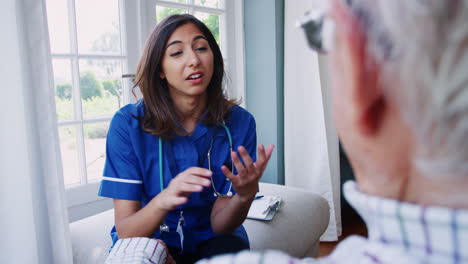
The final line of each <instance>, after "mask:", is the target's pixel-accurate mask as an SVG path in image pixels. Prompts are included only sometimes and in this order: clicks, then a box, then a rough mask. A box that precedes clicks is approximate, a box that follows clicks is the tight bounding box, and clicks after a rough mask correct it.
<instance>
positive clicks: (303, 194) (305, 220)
mask: <svg viewBox="0 0 468 264" xmlns="http://www.w3.org/2000/svg"><path fill="white" fill-rule="evenodd" d="M259 188H260V192H261V193H262V194H266V195H273V196H280V197H281V198H282V199H283V201H282V202H281V207H280V209H279V210H278V212H277V213H276V214H275V216H274V218H273V219H272V220H271V221H260V220H253V219H247V220H246V221H245V222H244V226H245V228H246V230H247V233H248V235H249V239H250V245H251V248H252V249H254V250H263V249H277V250H281V251H284V252H286V253H288V254H289V255H292V256H294V257H298V258H303V257H316V256H317V251H318V246H319V239H320V236H321V235H322V234H323V232H325V230H326V228H327V226H328V222H329V218H330V211H329V206H328V203H327V201H326V200H325V199H324V198H322V197H321V196H319V195H317V194H314V193H312V192H308V191H304V190H301V189H298V188H293V187H286V186H282V185H277V184H269V183H260V186H259Z"/></svg>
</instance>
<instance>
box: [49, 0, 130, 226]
mask: <svg viewBox="0 0 468 264" xmlns="http://www.w3.org/2000/svg"><path fill="white" fill-rule="evenodd" d="M118 4H119V12H120V14H119V20H120V21H119V23H120V34H121V37H120V42H121V43H120V46H121V55H95V54H85V53H80V52H79V50H78V43H77V35H78V32H77V21H76V8H75V0H67V7H68V29H69V40H70V47H69V48H70V51H69V53H51V57H52V59H66V60H69V61H70V62H71V77H72V93H73V96H72V101H73V108H74V116H73V119H72V120H63V121H61V120H59V121H58V122H57V127H58V128H60V127H65V126H78V128H79V129H77V131H76V132H77V134H76V137H77V153H78V164H79V175H80V183H77V184H73V185H67V186H65V195H66V200H67V201H66V202H67V203H66V204H67V207H68V209H69V214H70V217H69V218H70V220H71V221H73V220H76V219H77V218H81V217H80V216H76V214H74V213H73V212H72V211H71V210H72V209H73V208H74V207H77V206H81V205H84V204H88V203H91V202H97V201H100V200H104V199H106V198H103V197H99V196H97V193H98V190H99V184H100V182H99V180H90V181H89V180H88V177H87V170H86V163H85V160H86V151H85V145H84V144H85V136H84V133H83V127H84V126H85V125H87V124H94V123H102V122H110V120H111V119H112V115H110V116H107V117H100V118H86V120H85V119H84V117H83V112H82V100H81V96H80V87H79V85H80V84H79V82H80V81H79V79H80V65H79V62H80V60H82V59H111V60H119V61H121V67H122V72H126V71H127V69H128V58H127V54H128V49H127V38H126V35H127V34H126V25H125V2H124V0H119V3H118ZM128 87H129V83H127V82H125V81H123V82H122V91H123V96H122V97H123V98H122V100H123V104H126V103H128V102H129V98H130V96H129V93H128V91H129V89H128Z"/></svg>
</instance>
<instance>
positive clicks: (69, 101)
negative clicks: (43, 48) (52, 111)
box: [52, 59, 73, 121]
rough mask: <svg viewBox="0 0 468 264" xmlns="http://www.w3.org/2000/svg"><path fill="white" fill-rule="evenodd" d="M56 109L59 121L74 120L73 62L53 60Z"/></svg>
mask: <svg viewBox="0 0 468 264" xmlns="http://www.w3.org/2000/svg"><path fill="white" fill-rule="evenodd" d="M52 66H53V68H54V85H55V107H56V112H57V119H58V120H59V121H63V120H70V119H72V118H73V91H72V86H73V85H72V77H71V61H70V60H67V59H53V60H52Z"/></svg>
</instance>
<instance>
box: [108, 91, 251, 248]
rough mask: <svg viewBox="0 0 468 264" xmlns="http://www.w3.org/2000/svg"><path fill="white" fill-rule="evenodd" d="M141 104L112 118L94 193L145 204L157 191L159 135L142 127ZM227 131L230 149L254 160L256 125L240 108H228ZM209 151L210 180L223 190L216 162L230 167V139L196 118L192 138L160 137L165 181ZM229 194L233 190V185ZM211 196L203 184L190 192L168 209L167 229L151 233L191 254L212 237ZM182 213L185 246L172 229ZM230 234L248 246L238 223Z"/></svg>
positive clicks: (203, 161)
mask: <svg viewBox="0 0 468 264" xmlns="http://www.w3.org/2000/svg"><path fill="white" fill-rule="evenodd" d="M143 114H144V104H143V101H142V100H140V101H138V102H137V103H136V104H129V105H127V106H125V107H123V108H121V109H120V110H119V111H118V112H117V113H116V114H115V115H114V117H113V119H112V121H111V124H110V127H109V132H108V135H107V143H106V163H105V167H104V175H103V179H102V181H101V186H100V190H99V195H100V196H103V197H110V198H115V199H123V200H133V201H140V202H141V205H142V207H144V206H145V205H146V204H147V203H149V202H150V200H151V199H152V198H153V197H155V196H156V195H157V194H158V193H159V192H160V191H161V186H160V177H159V158H160V157H159V153H158V148H159V139H158V137H157V136H154V135H152V134H150V133H147V132H145V131H143V130H142V128H141V121H140V120H139V119H137V118H135V117H138V116H143ZM225 124H226V126H227V127H228V128H229V130H230V133H231V135H232V141H233V150H234V151H236V150H237V148H238V147H239V146H244V147H245V148H246V149H247V151H248V152H249V154H250V156H251V157H252V158H253V160H256V145H257V142H256V140H257V139H256V131H255V130H256V128H255V120H254V118H253V116H252V115H251V114H250V113H249V112H247V111H246V110H245V109H243V108H241V107H239V106H233V107H232V109H231V113H230V114H229V116H228V118H227V120H226V121H225ZM211 143H212V144H213V145H212V149H211V170H212V171H213V176H212V180H213V181H214V184H215V186H216V189H217V191H218V192H220V193H227V192H228V190H229V185H230V184H229V181H227V180H226V177H225V176H224V174H223V173H222V171H221V165H223V164H224V165H227V166H228V168H231V164H232V163H231V162H232V161H231V158H230V155H229V151H230V149H229V141H228V135H227V132H226V130H225V129H224V128H223V127H222V126H215V127H210V126H207V125H204V124H202V123H201V122H199V123H198V124H197V126H196V128H195V130H194V132H193V133H192V135H191V136H175V137H174V138H172V139H171V140H163V155H162V156H163V174H164V175H163V181H164V186H165V187H167V186H168V185H169V182H170V181H171V180H172V178H174V177H175V176H177V175H178V174H179V173H180V172H183V171H184V170H186V169H188V168H190V167H194V166H196V167H203V168H208V160H207V153H208V149H209V147H210V144H211ZM232 192H233V193H235V190H234V189H233V188H232ZM215 200H216V197H215V196H214V190H213V187H211V186H210V187H205V188H204V190H203V191H202V192H200V193H193V194H192V195H191V196H190V198H189V201H188V202H187V203H186V204H184V205H181V206H179V207H178V208H177V209H176V210H174V211H171V212H169V214H168V215H167V216H166V221H165V223H166V224H167V225H168V226H169V229H170V230H169V232H163V234H162V236H161V234H160V232H159V231H158V232H156V233H155V234H154V237H155V238H158V239H162V240H163V241H164V242H165V243H166V244H168V245H171V246H175V247H178V248H183V250H184V251H185V252H194V251H195V249H196V246H197V245H198V244H199V243H201V242H203V241H206V240H208V239H210V238H213V237H216V236H217V235H216V234H215V233H214V232H213V230H212V229H211V223H210V213H211V209H212V207H213V204H214V202H215ZM181 211H182V212H183V215H184V220H185V222H184V225H183V231H184V242H183V243H184V244H183V247H182V245H181V239H180V237H179V234H178V233H177V232H176V229H177V224H178V221H179V218H180V212H181ZM233 234H234V235H237V236H239V237H240V238H242V239H244V240H245V241H246V242H247V244H248V238H247V233H246V232H245V229H244V227H243V226H240V227H239V228H238V229H237V230H235V231H234V233H233ZM111 236H112V239H113V242H114V243H115V242H116V241H117V239H118V236H117V232H116V230H115V227H114V228H113V229H112V231H111Z"/></svg>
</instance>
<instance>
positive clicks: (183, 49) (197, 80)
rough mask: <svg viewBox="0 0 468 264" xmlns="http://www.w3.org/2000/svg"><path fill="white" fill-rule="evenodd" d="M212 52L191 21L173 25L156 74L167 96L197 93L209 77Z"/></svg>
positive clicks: (199, 92) (211, 70) (201, 92)
mask: <svg viewBox="0 0 468 264" xmlns="http://www.w3.org/2000/svg"><path fill="white" fill-rule="evenodd" d="M213 63H214V59H213V52H212V51H211V48H210V45H209V44H208V41H207V40H206V38H205V36H204V35H203V33H201V31H200V30H199V29H198V28H197V27H196V26H195V25H194V24H192V23H188V24H185V25H182V26H180V27H179V28H177V29H176V30H175V31H174V32H173V33H172V35H171V36H170V37H169V40H168V41H167V46H166V51H165V52H164V55H163V59H162V72H161V73H160V77H161V78H163V79H166V80H167V83H168V85H169V90H170V93H171V96H173V97H174V96H178V97H179V96H182V97H184V96H199V95H202V94H204V93H205V92H206V88H207V87H208V84H209V83H210V81H211V77H212V76H213Z"/></svg>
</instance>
